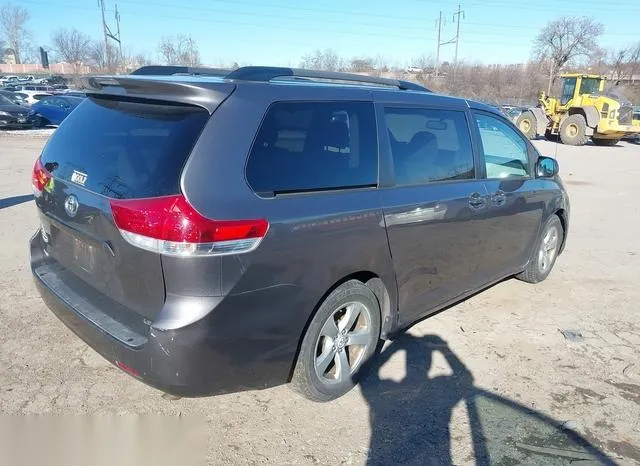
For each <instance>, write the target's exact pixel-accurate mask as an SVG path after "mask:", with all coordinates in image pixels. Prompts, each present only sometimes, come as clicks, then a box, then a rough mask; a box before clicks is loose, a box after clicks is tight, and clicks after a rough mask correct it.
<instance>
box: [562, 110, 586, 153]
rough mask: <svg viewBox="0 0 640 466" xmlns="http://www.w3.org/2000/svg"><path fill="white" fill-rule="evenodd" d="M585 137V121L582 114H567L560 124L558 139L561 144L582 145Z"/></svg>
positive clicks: (584, 142)
mask: <svg viewBox="0 0 640 466" xmlns="http://www.w3.org/2000/svg"><path fill="white" fill-rule="evenodd" d="M587 139H588V138H587V122H586V121H585V119H584V117H583V116H582V115H580V114H578V113H575V114H573V115H569V116H568V117H567V118H566V119H565V120H564V121H563V122H562V124H561V125H560V140H561V141H562V143H563V144H567V145H569V146H584V145H585V144H586V143H587Z"/></svg>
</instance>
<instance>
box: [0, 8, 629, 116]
mask: <svg viewBox="0 0 640 466" xmlns="http://www.w3.org/2000/svg"><path fill="white" fill-rule="evenodd" d="M29 19H30V14H29V11H28V10H27V9H26V8H24V7H22V6H17V5H13V4H10V3H7V4H4V5H1V6H0V62H2V59H3V57H4V53H1V52H4V50H5V49H7V48H8V49H11V51H12V52H13V57H14V60H15V61H16V63H23V62H32V63H37V62H38V61H39V54H38V53H37V47H35V46H34V45H33V44H32V41H31V36H30V34H29V31H28V28H27V26H28V22H29ZM603 31H604V26H603V25H602V24H601V23H600V22H598V21H597V20H595V19H593V18H588V17H561V18H558V19H556V20H553V21H550V22H549V23H547V25H546V26H545V27H544V28H542V29H541V30H540V31H539V33H538V35H537V36H536V38H535V40H534V41H533V43H532V49H531V55H530V59H529V60H528V61H527V62H526V63H521V64H512V65H488V64H483V63H480V62H478V63H470V62H464V61H462V62H460V63H448V62H443V63H440V64H438V66H436V63H435V60H434V59H433V57H432V56H428V55H425V56H421V57H416V58H415V59H414V60H412V62H411V63H410V67H408V68H400V67H398V66H394V65H392V64H390V63H389V61H388V60H386V59H385V58H384V57H382V56H375V57H351V58H346V57H342V56H340V55H339V54H338V53H337V52H335V51H334V50H331V49H328V50H316V51H314V52H311V53H309V54H307V55H305V56H304V57H302V59H301V62H300V66H301V67H303V68H309V69H315V70H328V71H350V72H356V73H366V74H373V75H378V76H380V75H382V76H388V77H398V78H403V79H412V80H416V81H419V82H422V83H424V84H425V85H426V86H428V87H429V88H431V89H433V90H435V91H438V92H442V93H447V94H453V95H460V96H464V97H468V98H474V99H480V100H487V101H496V102H498V101H500V102H506V101H509V102H513V103H514V104H519V103H533V102H535V100H536V99H537V96H538V93H539V92H540V91H545V92H547V93H552V92H554V91H556V92H557V89H556V87H557V77H558V75H559V74H560V73H562V72H566V71H580V72H589V73H593V74H604V75H607V76H608V77H610V78H611V83H612V84H613V85H615V83H616V82H617V81H625V82H628V81H632V80H633V77H636V79H637V78H638V75H640V42H637V43H635V44H629V45H628V46H627V47H622V48H618V49H614V50H605V49H603V48H602V47H600V46H599V43H598V41H599V38H600V36H601V35H602V33H603ZM48 49H49V51H50V52H51V53H52V58H53V59H55V60H57V61H63V62H66V63H70V64H72V65H88V66H90V67H91V68H92V69H94V70H95V71H97V72H109V73H116V72H128V71H131V70H132V69H135V68H137V67H140V66H143V65H147V64H152V63H156V64H158V63H162V64H168V65H187V66H198V65H201V57H200V50H199V46H198V43H197V42H196V41H195V40H194V39H193V38H192V37H191V36H189V35H185V34H177V35H174V36H164V37H162V38H161V39H160V41H159V43H158V45H157V49H156V51H155V52H156V53H155V57H156V58H155V59H154V58H153V56H152V54H133V53H131V52H130V50H129V49H128V48H126V47H125V48H124V49H122V50H121V49H120V48H119V47H116V46H115V45H114V44H113V43H112V42H107V43H106V44H105V42H104V41H103V40H100V39H98V40H96V39H95V38H92V37H91V36H89V35H88V34H85V33H83V32H81V31H79V30H77V29H75V28H59V29H56V30H54V31H53V32H52V33H51V35H50V45H49V47H48ZM232 67H237V64H235V63H234V65H233V66H232ZM638 81H640V80H638ZM624 87H625V89H623V90H624V92H626V95H627V96H629V98H630V99H632V100H634V101H636V102H638V101H640V82H637V83H635V85H634V83H631V85H629V84H627V85H625V86H624Z"/></svg>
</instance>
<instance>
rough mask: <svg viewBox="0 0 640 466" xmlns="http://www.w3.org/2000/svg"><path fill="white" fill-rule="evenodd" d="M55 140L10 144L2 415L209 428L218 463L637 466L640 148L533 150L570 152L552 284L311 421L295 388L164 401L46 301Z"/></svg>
mask: <svg viewBox="0 0 640 466" xmlns="http://www.w3.org/2000/svg"><path fill="white" fill-rule="evenodd" d="M45 141H46V139H45V137H43V136H42V135H40V136H26V135H24V134H16V133H13V134H10V135H6V134H5V135H2V134H0V176H1V177H2V184H0V263H1V264H2V271H3V273H2V274H1V275H0V413H3V414H36V413H37V414H85V415H100V416H93V417H92V418H91V419H104V418H105V415H110V414H111V415H120V416H118V417H116V418H115V419H116V421H114V422H116V424H117V422H120V423H125V421H126V420H131V419H144V418H145V417H136V416H137V415H143V414H155V415H162V417H161V419H165V420H167V419H168V420H171V419H194V420H198V419H202V420H203V421H204V422H205V424H204V425H205V427H206V439H207V440H206V451H205V452H202V454H201V457H204V456H205V455H206V457H207V459H208V462H209V463H210V464H236V463H254V464H255V463H277V464H317V463H320V464H363V463H365V462H369V463H371V464H376V463H378V464H389V463H413V464H452V463H453V464H475V463H478V464H502V465H510V464H565V463H566V464H568V463H570V462H573V461H578V460H581V461H582V462H581V463H580V464H594V463H592V462H595V463H600V462H603V463H607V462H609V464H612V463H613V462H615V463H618V464H640V304H639V303H640V242H639V240H638V238H637V235H638V234H639V233H640V207H639V206H638V198H639V196H640V190H639V188H638V186H639V185H638V180H639V179H640V146H638V145H631V144H626V143H622V144H620V145H619V146H617V147H612V148H604V147H594V146H586V147H583V148H573V147H568V146H560V145H558V146H557V145H555V144H552V143H547V142H537V143H536V144H538V145H539V147H541V149H542V151H543V153H545V154H549V155H553V154H555V151H556V149H557V151H558V152H557V158H558V160H559V162H560V167H561V172H562V173H563V178H564V180H565V182H566V184H567V188H568V190H569V192H570V195H571V201H572V217H571V230H570V238H569V243H568V247H567V249H566V252H565V254H564V255H562V256H561V257H560V259H559V261H558V263H557V265H556V269H555V270H554V272H553V273H552V275H551V276H550V278H549V279H548V280H547V281H545V282H544V283H541V284H539V285H537V286H531V285H527V284H524V283H520V282H518V281H515V280H508V281H505V282H503V283H501V284H499V285H497V286H494V287H493V288H491V289H489V290H487V291H485V292H483V293H480V294H478V295H477V296H475V297H473V298H472V299H469V300H467V301H465V302H463V303H461V304H459V305H457V306H455V307H453V308H450V309H448V310H446V311H445V312H442V313H440V314H438V315H437V316H435V317H433V318H430V319H428V320H426V321H423V322H421V323H420V324H418V325H416V326H414V327H413V328H412V329H411V330H410V336H408V337H403V338H400V339H399V340H396V341H395V342H393V343H392V344H391V345H389V346H387V347H386V349H385V353H384V354H385V355H386V356H385V357H384V358H383V360H384V364H382V367H376V368H375V370H374V374H373V375H372V376H371V377H369V378H368V379H367V380H366V381H365V382H364V383H363V385H362V387H358V388H357V389H355V390H353V391H352V392H350V393H349V394H348V395H347V396H345V397H343V398H342V399H340V400H337V401H335V402H332V403H327V404H314V403H310V402H307V401H305V400H304V399H302V398H300V397H299V396H297V395H296V394H294V393H292V392H291V391H290V390H289V389H288V388H287V387H286V386H283V387H278V388H274V389H270V390H266V391H261V392H248V393H239V394H232V395H226V396H220V397H215V398H209V399H195V400H193V399H181V400H170V399H166V398H163V397H162V396H161V394H160V393H159V392H157V391H155V390H153V389H151V388H148V387H146V386H145V385H143V384H141V383H140V382H138V381H136V380H134V379H133V378H131V377H129V376H127V375H125V374H124V373H123V372H121V371H120V370H118V369H116V368H114V367H113V366H111V365H110V364H108V363H107V362H106V361H104V360H102V358H100V357H99V356H97V355H96V354H95V353H94V352H93V351H92V350H91V349H89V348H88V347H87V346H86V345H84V344H83V343H82V342H81V341H80V340H79V339H78V338H76V337H75V336H74V335H73V334H72V333H71V332H70V331H69V330H67V329H66V328H65V327H64V326H63V325H62V324H61V323H60V322H59V321H58V320H57V319H56V318H55V317H54V316H53V315H52V314H51V313H50V312H49V311H48V310H47V309H46V308H45V306H44V305H43V303H42V302H41V301H40V299H39V298H38V296H37V293H36V290H35V288H34V286H33V284H32V281H31V277H30V271H29V265H28V255H27V248H26V244H27V240H28V238H29V237H30V235H31V234H32V233H33V232H34V231H35V229H36V212H35V208H34V206H33V202H32V201H31V197H30V193H31V188H30V172H31V167H32V164H33V160H34V158H35V157H36V155H37V154H38V151H39V150H40V149H41V147H42V145H43V144H44V143H45ZM561 330H571V331H573V332H576V333H579V335H574V334H571V333H567V336H568V337H569V338H567V337H565V336H564V335H563V333H561ZM1 417H2V416H0V418H1ZM107 417H108V416H107ZM6 419H7V418H6V417H5V420H6ZM13 419H16V418H13ZM40 419H46V417H45V418H42V417H40ZM155 419H160V418H155ZM158 422H160V421H158ZM0 438H2V436H0ZM0 443H1V441H0ZM166 444H167V443H166V442H156V443H155V445H154V450H156V451H158V450H160V451H162V447H163V446H165V445H166ZM16 445H17V444H14V445H13V446H14V447H15V448H14V449H13V451H14V453H16V454H18V455H20V456H21V457H22V458H23V461H24V458H25V456H24V455H25V454H27V453H28V452H29V451H30V450H29V449H28V447H27V449H25V450H20V449H19V448H18V447H17V446H16ZM6 446H7V442H6V439H5V447H6ZM10 446H11V444H9V447H10ZM0 448H1V445H0ZM0 451H2V450H0ZM4 451H5V453H6V451H7V450H4ZM192 453H193V454H194V455H196V456H198V455H199V454H200V453H199V452H192ZM605 454H606V455H607V456H604V455H605ZM1 458H2V454H1V453H0V463H2V459H1ZM5 458H6V456H5ZM25 462H26V461H25ZM145 463H146V461H142V462H139V463H135V462H134V463H132V464H145ZM12 464H18V463H15V462H14V463H12ZM48 464H52V463H51V462H49V463H48ZM174 464H175V463H174Z"/></svg>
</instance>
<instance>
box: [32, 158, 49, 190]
mask: <svg viewBox="0 0 640 466" xmlns="http://www.w3.org/2000/svg"><path fill="white" fill-rule="evenodd" d="M49 181H51V173H49V172H48V171H47V170H46V169H45V168H44V167H43V166H42V162H40V157H38V159H37V160H36V163H35V165H34V166H33V173H32V174H31V184H32V185H33V193H34V194H35V195H36V196H39V195H40V194H42V191H43V190H44V188H45V187H46V186H47V184H48V183H49Z"/></svg>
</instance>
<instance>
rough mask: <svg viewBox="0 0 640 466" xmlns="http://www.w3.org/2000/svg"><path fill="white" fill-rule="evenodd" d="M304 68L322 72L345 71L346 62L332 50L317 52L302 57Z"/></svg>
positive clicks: (301, 64)
mask: <svg viewBox="0 0 640 466" xmlns="http://www.w3.org/2000/svg"><path fill="white" fill-rule="evenodd" d="M300 66H301V67H302V68H307V69H310V70H320V71H340V70H343V69H345V65H344V60H343V59H342V58H341V57H339V56H338V54H337V53H336V52H334V51H333V50H331V49H326V50H324V51H322V50H316V51H315V52H313V53H311V54H309V55H305V56H304V57H302V62H301V63H300Z"/></svg>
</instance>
